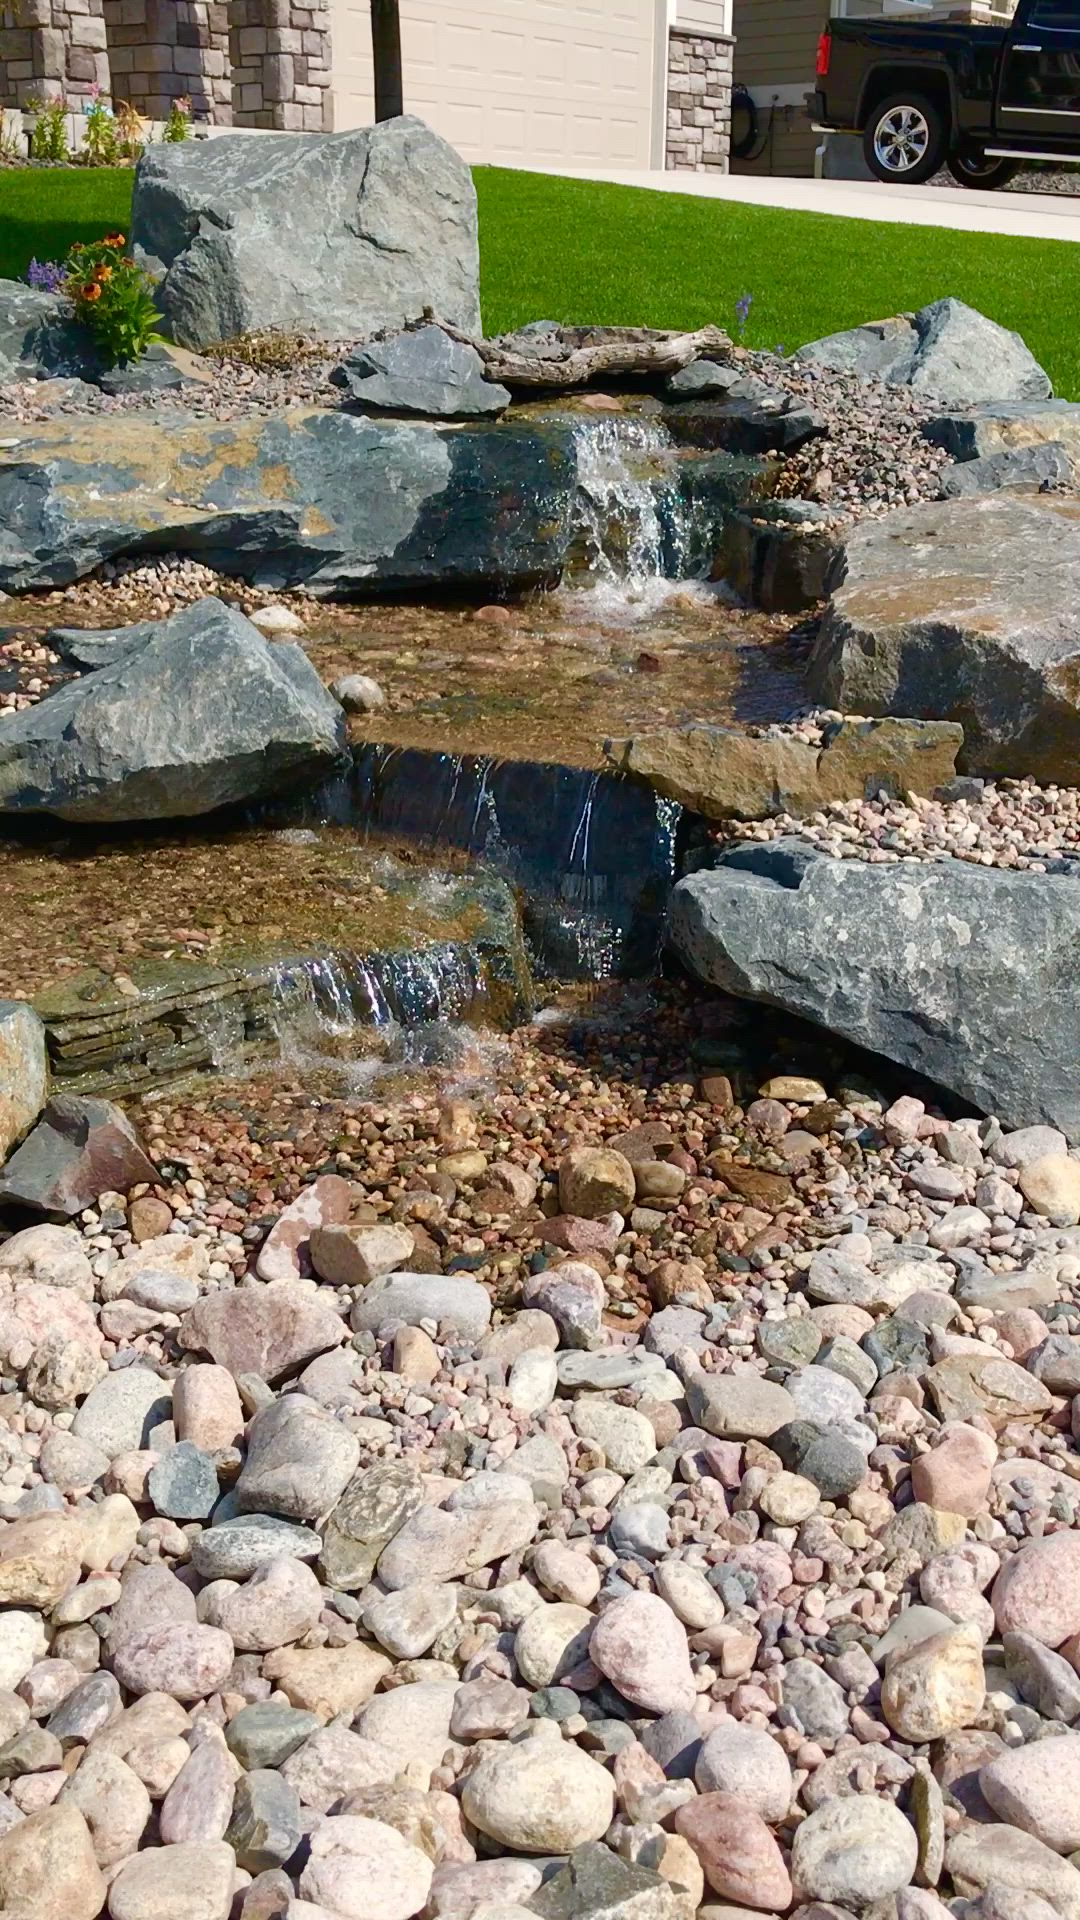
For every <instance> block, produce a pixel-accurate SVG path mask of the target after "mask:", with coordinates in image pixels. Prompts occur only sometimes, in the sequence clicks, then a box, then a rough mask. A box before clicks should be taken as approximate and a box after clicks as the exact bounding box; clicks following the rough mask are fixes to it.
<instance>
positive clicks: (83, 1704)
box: [45, 1668, 124, 1750]
mask: <svg viewBox="0 0 1080 1920" xmlns="http://www.w3.org/2000/svg"><path fill="white" fill-rule="evenodd" d="M123 1706H124V1703H123V1698H122V1696H121V1693H120V1682H119V1681H118V1680H116V1679H114V1677H113V1675H112V1674H111V1673H106V1672H105V1670H104V1668H99V1670H98V1672H97V1673H88V1674H87V1676H86V1679H85V1680H80V1681H79V1683H78V1686H75V1687H73V1688H72V1690H71V1692H70V1693H69V1694H68V1695H67V1696H66V1698H65V1699H63V1700H61V1702H60V1705H59V1706H58V1707H57V1708H56V1709H55V1710H54V1712H52V1713H51V1714H50V1715H49V1718H48V1720H47V1721H46V1723H45V1724H46V1726H47V1728H48V1730H49V1732H50V1733H51V1734H53V1735H54V1736H55V1738H56V1739H57V1740H59V1742H60V1745H61V1746H62V1747H63V1748H64V1749H65V1750H66V1749H67V1748H68V1747H75V1746H86V1745H88V1744H89V1742H90V1741H91V1740H92V1739H93V1737H94V1735H95V1733H100V1731H101V1729H102V1727H104V1726H105V1725H106V1724H107V1723H108V1722H109V1721H110V1720H113V1719H115V1718H116V1716H117V1714H119V1713H122V1712H123Z"/></svg>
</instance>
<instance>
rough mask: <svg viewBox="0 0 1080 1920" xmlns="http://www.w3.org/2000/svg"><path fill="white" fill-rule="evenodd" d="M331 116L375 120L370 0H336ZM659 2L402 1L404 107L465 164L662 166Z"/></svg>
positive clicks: (343, 120)
mask: <svg viewBox="0 0 1080 1920" xmlns="http://www.w3.org/2000/svg"><path fill="white" fill-rule="evenodd" d="M331 14H332V21H333V44H334V119H335V125H336V126H338V127H356V126H364V125H366V124H367V123H368V122H369V121H370V120H371V117H372V72H371V16H370V11H369V6H368V0H331ZM661 29H666V9H665V10H664V12H661V11H660V10H659V8H658V4H657V0H402V4H401V36H402V54H403V62H404V68H405V111H406V112H407V113H417V114H419V115H420V116H421V118H422V119H424V120H427V121H428V122H429V123H430V125H431V126H433V127H434V128H435V129H436V131H437V132H439V133H441V134H443V135H445V137H446V138H447V139H448V140H450V141H451V142H452V143H453V145H454V146H456V147H457V149H458V151H459V152H460V153H462V154H463V155H464V156H465V158H466V159H467V160H470V161H488V162H492V163H495V164H497V165H506V166H538V167H558V166H561V165H565V166H582V167H588V166H594V167H599V166H617V167H635V168H636V167H648V166H655V165H660V164H662V146H661V149H660V157H657V148H658V145H659V144H660V142H661V141H662V125H663V119H662V113H661V111H660V106H661V95H662V92H663V89H664V87H665V85H666V73H665V72H663V71H660V72H658V68H657V55H658V51H660V50H661V49H662V50H663V51H664V53H665V55H666V46H665V44H664V43H665V40H666V32H664V31H661Z"/></svg>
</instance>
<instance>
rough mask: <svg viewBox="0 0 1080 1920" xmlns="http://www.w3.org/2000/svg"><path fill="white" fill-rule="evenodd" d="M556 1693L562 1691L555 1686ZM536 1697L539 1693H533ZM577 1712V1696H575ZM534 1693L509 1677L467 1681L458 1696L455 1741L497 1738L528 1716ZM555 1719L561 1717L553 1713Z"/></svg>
mask: <svg viewBox="0 0 1080 1920" xmlns="http://www.w3.org/2000/svg"><path fill="white" fill-rule="evenodd" d="M551 1691H552V1692H562V1691H563V1689H561V1688H553V1689H551ZM531 1697H532V1700H534V1701H535V1700H536V1699H537V1698H538V1697H539V1696H538V1695H536V1694H533V1695H532V1696H531ZM571 1698H573V1700H574V1708H575V1711H576V1709H577V1698H576V1695H572V1696H571ZM529 1706H530V1696H529V1694H528V1693H526V1691H525V1689H524V1688H523V1687H515V1686H512V1685H511V1683H510V1681H509V1680H466V1681H465V1682H464V1684H463V1685H462V1686H460V1687H459V1688H458V1690H457V1693H456V1694H455V1695H454V1708H453V1712H452V1713H451V1715H450V1735H451V1738H452V1739H454V1740H494V1739H498V1738H499V1736H500V1735H502V1734H505V1733H512V1732H513V1731H514V1728H515V1727H518V1726H520V1725H521V1724H522V1722H523V1721H525V1720H527V1719H528V1715H529ZM551 1717H552V1718H555V1717H557V1716H555V1715H552V1716H551Z"/></svg>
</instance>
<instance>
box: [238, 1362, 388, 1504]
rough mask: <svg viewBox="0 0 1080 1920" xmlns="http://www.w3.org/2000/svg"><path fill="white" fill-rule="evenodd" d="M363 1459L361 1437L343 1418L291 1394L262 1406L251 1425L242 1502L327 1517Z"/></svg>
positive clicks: (241, 1483)
mask: <svg viewBox="0 0 1080 1920" xmlns="http://www.w3.org/2000/svg"><path fill="white" fill-rule="evenodd" d="M359 1458H360V1444H359V1441H358V1440H357V1439H356V1438H355V1436H354V1435H353V1434H351V1433H349V1432H348V1431H347V1429H346V1428H345V1427H344V1426H342V1424H341V1422H340V1421H338V1420H335V1419H334V1418H333V1416H332V1415H331V1414H329V1413H327V1412H326V1411H325V1409H324V1408H322V1407H320V1406H318V1405H317V1404H316V1402H315V1401H313V1400H309V1399H308V1398H307V1397H306V1395H303V1394H299V1393H292V1394H287V1395H286V1396H285V1397H284V1398H283V1399H281V1400H275V1401H272V1402H271V1403H270V1405H269V1406H266V1407H263V1408H262V1409H261V1411H260V1412H258V1413H257V1414H256V1415H255V1418H254V1419H253V1420H252V1422H251V1424H250V1427H249V1428H248V1439H247V1458H246V1460H245V1462H244V1467H243V1471H242V1473H241V1475H240V1478H239V1480H238V1481H237V1483H236V1500H237V1504H238V1505H239V1506H240V1507H241V1508H246V1509H247V1510H248V1511H252V1510H256V1511H258V1512H262V1513H273V1514H278V1515H281V1516H283V1517H284V1518H285V1519H288V1520H319V1519H322V1518H323V1517H324V1516H325V1515H327V1514H329V1513H331V1512H332V1511H333V1509H334V1507H335V1506H336V1505H337V1502H338V1501H339V1500H340V1498H341V1495H342V1494H343V1493H344V1491H345V1488H346V1487H347V1486H348V1483H349V1481H350V1480H351V1478H352V1476H353V1474H354V1472H355V1471H356V1467H357V1463H358V1461H359Z"/></svg>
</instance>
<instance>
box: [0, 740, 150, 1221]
mask: <svg viewBox="0 0 1080 1920" xmlns="http://www.w3.org/2000/svg"><path fill="white" fill-rule="evenodd" d="M13 724H14V723H13ZM157 1178H158V1170H157V1168H156V1167H155V1165H154V1163H153V1161H152V1160H150V1159H148V1158H147V1156H146V1154H145V1153H144V1152H143V1149H142V1147H141V1145H140V1144H139V1139H138V1135H137V1134H136V1132H135V1129H134V1127H133V1126H132V1124H131V1122H130V1120H128V1118H127V1116H126V1115H125V1114H123V1113H122V1112H121V1111H120V1108H119V1107H116V1106H113V1104H112V1102H111V1101H110V1100H94V1099H87V1098H83V1097H82V1096H80V1095H78V1094H60V1095H58V1096H57V1097H56V1099H55V1100H50V1101H49V1103H48V1105H47V1106H46V1108H45V1111H44V1113H43V1114H42V1116H41V1119H40V1120H39V1121H38V1123H37V1126H36V1127H34V1129H33V1130H32V1132H30V1133H29V1134H28V1135H27V1137H26V1139H25V1140H24V1141H23V1143H22V1146H21V1147H18V1148H17V1149H16V1151H15V1152H14V1153H13V1154H12V1156H11V1159H10V1160H9V1161H8V1163H7V1165H6V1166H5V1168H4V1171H3V1173H2V1174H0V1206H14V1207H29V1208H31V1209H32V1210H33V1211H34V1212H35V1213H43V1214H48V1215H50V1216H52V1217H54V1218H58V1219H70V1218H71V1217H72V1215H73V1214H76V1213H81V1212H82V1210H83V1208H84V1207H90V1206H93V1204H94V1201H95V1200H96V1199H97V1197H98V1194H99V1193H126V1192H127V1190H128V1188H129V1187H133V1186H136V1185H138V1183H139V1182H140V1181H142V1180H147V1181H150V1182H151V1183H153V1182H155V1181H156V1180H157Z"/></svg>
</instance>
